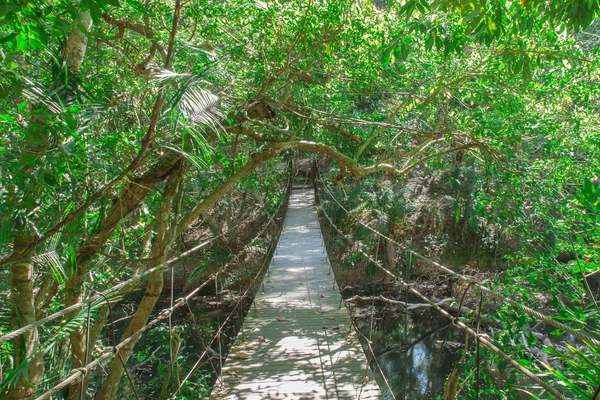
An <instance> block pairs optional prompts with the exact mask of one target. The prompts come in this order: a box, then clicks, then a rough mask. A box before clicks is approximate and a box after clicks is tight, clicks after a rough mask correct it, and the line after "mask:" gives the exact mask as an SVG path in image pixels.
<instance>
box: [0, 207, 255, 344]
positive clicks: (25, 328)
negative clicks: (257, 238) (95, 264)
mask: <svg viewBox="0 0 600 400" xmlns="http://www.w3.org/2000/svg"><path fill="white" fill-rule="evenodd" d="M266 206H267V203H264V204H263V205H261V207H260V208H259V210H262V209H264V208H265V207H266ZM244 222H245V221H242V222H240V223H238V224H237V225H235V226H234V227H233V228H231V229H229V230H228V231H227V232H223V233H221V234H219V235H217V236H213V237H212V238H210V239H208V240H206V241H205V242H202V243H200V244H199V245H197V246H195V247H193V248H192V249H190V250H188V251H185V252H183V253H181V254H179V255H178V256H176V257H174V258H172V259H170V260H168V261H165V262H164V263H161V264H159V265H157V266H156V267H154V268H150V269H149V270H146V271H144V272H142V273H140V274H138V275H135V276H133V277H131V278H129V279H127V280H125V281H123V282H120V283H118V284H116V285H114V286H112V287H110V288H109V289H107V290H105V291H103V292H100V293H97V294H94V295H92V296H90V297H89V298H87V299H86V300H82V301H80V302H77V303H75V304H73V305H71V306H69V307H65V308H63V309H62V310H60V311H57V312H55V313H53V314H50V315H48V316H46V317H44V318H42V319H39V320H37V321H34V322H32V323H30V324H28V325H25V326H23V327H21V328H19V329H16V330H14V331H12V332H9V333H7V334H5V335H2V336H0V343H2V342H6V341H8V340H11V339H14V338H16V337H18V336H20V335H22V334H24V333H26V332H29V331H31V330H32V329H35V328H37V327H39V326H42V325H44V324H46V323H47V322H50V321H53V320H55V319H57V318H59V317H62V316H64V315H66V314H68V313H69V312H71V311H76V310H78V309H80V308H82V307H84V306H86V305H89V304H91V303H93V302H95V301H96V300H99V299H101V297H102V296H109V295H111V294H113V293H115V292H116V291H117V290H119V289H121V288H123V287H125V286H126V285H129V284H131V283H133V282H136V281H138V280H140V279H142V278H144V277H146V276H148V275H150V274H152V273H153V272H156V271H159V270H161V269H166V267H168V266H169V265H171V264H173V263H175V262H177V261H179V260H181V259H182V258H184V257H187V256H188V255H190V254H192V253H195V252H196V251H198V250H200V249H201V248H203V247H206V246H207V245H208V244H210V243H212V242H214V241H215V240H217V239H219V238H221V237H223V236H224V235H226V234H228V233H229V232H230V231H231V230H233V229H236V228H237V227H238V226H239V225H241V224H243V223H244Z"/></svg>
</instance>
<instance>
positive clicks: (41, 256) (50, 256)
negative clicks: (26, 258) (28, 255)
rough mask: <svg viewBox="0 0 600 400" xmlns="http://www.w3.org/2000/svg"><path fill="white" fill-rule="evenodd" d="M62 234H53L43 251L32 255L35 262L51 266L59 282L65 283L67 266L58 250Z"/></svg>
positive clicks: (43, 265) (47, 266)
mask: <svg viewBox="0 0 600 400" xmlns="http://www.w3.org/2000/svg"><path fill="white" fill-rule="evenodd" d="M60 236H61V235H60V234H59V235H54V236H52V237H51V238H50V239H49V240H47V241H46V242H45V243H44V246H43V247H42V249H41V252H40V253H38V254H36V255H34V256H33V257H32V260H33V262H35V263H37V264H39V265H41V266H42V267H46V268H49V269H50V270H51V271H52V274H53V275H54V279H56V281H57V282H59V283H61V284H62V283H64V281H65V278H66V273H65V268H64V266H63V264H62V262H61V261H60V256H59V254H58V253H57V251H56V248H57V247H58V243H59V242H60Z"/></svg>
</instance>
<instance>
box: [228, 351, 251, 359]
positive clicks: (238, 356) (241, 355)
mask: <svg viewBox="0 0 600 400" xmlns="http://www.w3.org/2000/svg"><path fill="white" fill-rule="evenodd" d="M232 358H235V359H238V360H249V359H251V358H252V356H251V355H250V354H248V353H245V352H243V351H238V352H237V353H235V354H234V355H233V356H232Z"/></svg>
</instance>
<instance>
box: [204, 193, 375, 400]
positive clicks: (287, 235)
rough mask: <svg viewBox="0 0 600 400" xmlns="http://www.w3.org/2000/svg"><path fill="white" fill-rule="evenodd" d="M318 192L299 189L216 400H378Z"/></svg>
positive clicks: (216, 388) (293, 196) (218, 385)
mask: <svg viewBox="0 0 600 400" xmlns="http://www.w3.org/2000/svg"><path fill="white" fill-rule="evenodd" d="M314 202H315V201H314V192H313V190H312V188H310V189H308V188H294V190H293V191H292V194H291V197H290V201H289V205H288V211H287V215H286V218H285V223H284V226H283V231H282V234H281V236H280V238H279V243H278V246H277V250H276V253H275V255H274V256H273V259H272V262H271V265H270V267H269V270H268V271H267V276H266V277H265V281H264V282H263V290H262V292H261V293H260V294H259V295H257V296H256V298H255V300H254V303H253V304H252V307H251V309H250V311H249V312H248V316H247V317H246V319H245V321H244V325H243V327H242V330H241V332H240V333H239V335H238V337H237V339H236V342H235V346H233V348H232V351H231V352H230V353H229V355H228V358H227V361H226V363H225V366H224V368H223V369H222V371H221V380H220V381H219V382H218V383H217V384H216V387H215V389H213V394H212V398H213V399H248V400H250V399H252V400H262V399H286V398H287V399H290V398H293V399H358V398H361V399H372V398H381V392H380V391H379V387H378V386H377V384H376V382H375V380H374V377H373V374H372V373H371V371H370V369H369V366H368V363H367V359H366V358H365V355H364V353H363V350H362V348H361V346H360V343H359V341H358V338H357V336H356V332H355V331H354V328H353V327H352V323H351V321H350V317H349V315H348V312H347V311H346V308H345V306H344V305H343V303H342V298H341V296H340V292H339V289H338V285H337V283H336V281H335V277H334V275H333V271H332V268H331V264H330V263H329V260H328V257H327V252H326V250H325V246H324V243H323V237H322V234H321V228H320V225H319V221H318V218H317V210H316V208H315V204H314Z"/></svg>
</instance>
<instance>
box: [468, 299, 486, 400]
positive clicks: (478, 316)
mask: <svg viewBox="0 0 600 400" xmlns="http://www.w3.org/2000/svg"><path fill="white" fill-rule="evenodd" d="M482 307H483V290H480V291H479V308H478V309H477V330H476V332H477V336H476V337H475V339H476V340H475V343H476V346H477V347H476V349H475V400H479V364H480V354H479V350H480V344H479V329H480V327H481V308H482ZM465 351H466V349H465Z"/></svg>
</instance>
